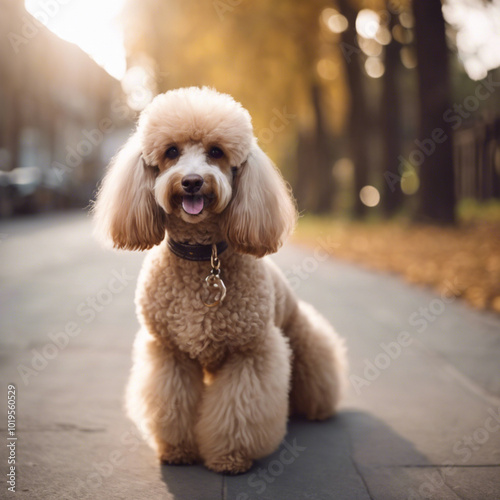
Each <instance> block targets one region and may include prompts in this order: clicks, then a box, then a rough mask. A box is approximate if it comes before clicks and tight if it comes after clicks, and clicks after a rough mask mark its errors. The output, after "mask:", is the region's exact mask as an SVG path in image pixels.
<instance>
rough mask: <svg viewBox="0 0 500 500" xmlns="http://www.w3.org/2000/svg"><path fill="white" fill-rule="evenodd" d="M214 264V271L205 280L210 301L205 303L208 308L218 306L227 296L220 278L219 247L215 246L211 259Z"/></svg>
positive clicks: (205, 287)
mask: <svg viewBox="0 0 500 500" xmlns="http://www.w3.org/2000/svg"><path fill="white" fill-rule="evenodd" d="M210 261H211V264H212V270H211V271H210V274H209V275H208V276H207V277H206V278H205V283H204V284H203V285H204V289H205V290H206V291H207V295H208V300H207V301H205V300H204V299H201V300H202V301H203V304H204V305H205V306H207V307H215V306H218V305H219V304H220V303H221V302H222V301H223V300H224V297H225V296H226V285H224V282H223V281H222V279H221V277H220V260H219V258H218V257H217V246H216V245H215V244H214V245H213V246H212V257H211V259H210Z"/></svg>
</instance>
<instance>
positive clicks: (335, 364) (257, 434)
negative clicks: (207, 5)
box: [94, 88, 346, 473]
mask: <svg viewBox="0 0 500 500" xmlns="http://www.w3.org/2000/svg"><path fill="white" fill-rule="evenodd" d="M172 146H175V147H176V148H177V150H178V151H179V155H178V157H176V158H169V157H168V155H167V156H166V155H165V152H166V151H167V150H168V148H170V147H172ZM214 146H216V147H219V148H220V149H221V150H222V151H223V153H224V155H223V157H222V158H213V157H211V156H210V155H211V153H210V151H211V149H210V148H213V147H214ZM192 174H196V175H199V176H200V177H201V178H202V179H203V181H204V182H203V186H202V188H201V190H200V196H202V197H203V207H204V208H203V210H202V211H201V212H200V213H199V214H190V213H188V212H186V210H185V209H184V208H183V207H184V205H183V199H184V197H185V195H186V192H185V191H184V188H183V185H182V181H183V179H184V176H187V175H192ZM94 217H95V221H96V226H95V227H96V233H97V235H98V236H99V237H100V238H101V239H104V240H107V241H110V242H111V243H112V244H113V245H114V246H115V247H117V248H124V249H132V250H135V249H140V250H143V249H147V248H152V247H153V248H152V250H150V252H149V253H148V255H147V257H146V259H145V262H144V266H143V269H142V271H141V274H140V277H139V282H138V287H137V294H136V305H137V313H138V316H139V320H140V323H141V329H140V331H139V333H138V335H137V337H136V341H135V343H134V354H133V368H132V372H131V376H130V381H129V384H128V387H127V411H128V414H129V416H130V417H131V418H132V419H133V420H134V422H135V423H136V424H137V426H138V427H139V429H140V430H141V432H142V433H143V435H144V437H145V438H146V439H147V440H148V442H149V443H150V444H151V446H152V447H153V448H154V449H155V450H156V451H157V453H158V455H159V457H160V459H161V460H162V461H164V462H167V463H194V462H197V461H200V460H201V461H203V462H204V464H205V465H206V466H207V467H209V468H210V469H212V470H215V471H219V472H229V473H238V472H243V471H245V470H247V469H248V468H249V467H250V466H251V464H252V461H253V460H254V459H257V458H260V457H263V456H265V455H267V454H269V453H271V452H272V451H273V450H274V449H276V448H277V447H278V445H279V443H280V442H281V440H282V439H283V437H284V435H285V432H286V422H287V417H288V415H289V413H290V412H292V413H296V414H302V415H305V416H306V417H307V418H309V419H325V418H328V417H330V416H332V415H333V414H334V413H335V411H336V407H337V404H338V401H339V397H340V393H341V385H342V380H343V374H344V370H345V365H346V362H345V348H344V345H343V341H342V340H341V339H340V338H339V337H338V336H337V335H336V334H335V332H334V331H333V330H332V328H331V326H330V325H329V324H328V322H327V321H326V320H325V319H324V318H322V317H321V316H320V315H319V314H318V313H317V312H316V311H315V310H314V309H313V308H312V306H310V305H308V304H305V303H303V302H301V301H299V300H298V299H297V298H296V297H295V295H294V294H293V292H292V290H291V288H290V286H289V285H288V283H287V281H286V279H285V278H284V276H283V274H282V273H281V271H280V270H279V269H278V268H277V267H276V266H275V265H274V264H273V263H272V262H271V261H270V260H268V258H259V257H263V256H265V255H267V254H269V253H273V252H275V251H276V250H277V249H278V248H279V247H280V246H281V244H282V243H283V241H284V239H285V238H286V236H287V235H288V234H289V233H290V231H291V230H292V229H293V227H294V224H295V221H296V210H295V205H294V202H293V198H292V196H291V192H290V189H289V187H288V186H287V185H286V184H285V182H284V181H283V179H282V177H281V175H280V173H279V171H278V170H277V169H276V168H275V166H274V165H273V164H272V162H271V161H270V160H269V158H268V157H267V156H266V155H265V154H264V152H263V151H262V150H261V149H260V148H259V146H258V145H257V142H256V140H255V138H254V137H253V132H252V125H251V119H250V116H249V114H248V112H247V111H246V110H244V109H243V108H242V107H241V105H240V104H238V103H236V102H235V101H234V100H233V99H232V98H231V97H230V96H228V95H224V94H220V93H217V92H216V91H214V90H212V89H208V88H202V89H200V88H188V89H179V90H175V91H170V92H167V93H166V94H162V95H160V96H158V97H157V98H156V99H155V100H154V101H153V102H152V103H151V104H150V105H149V107H148V108H146V109H145V110H144V111H143V113H142V115H141V117H140V120H139V124H138V127H137V130H136V132H135V133H134V135H133V136H132V137H131V138H130V139H129V141H128V143H127V144H126V145H125V147H124V148H123V149H122V151H121V152H120V153H118V155H117V157H116V158H115V159H114V160H113V161H112V163H111V165H110V167H109V170H108V172H107V174H106V176H105V178H104V181H103V184H102V186H101V188H100V190H99V194H98V198H97V201H96V203H95V206H94ZM167 231H168V233H169V235H170V236H171V237H172V238H173V239H175V240H177V241H181V242H187V243H202V244H211V243H214V242H218V241H221V240H226V241H227V242H228V243H229V248H228V249H227V250H226V251H225V252H224V253H223V254H222V255H221V256H220V261H221V267H222V278H223V280H224V282H225V284H226V287H227V297H226V299H225V300H224V302H222V303H221V304H220V305H218V306H217V307H214V308H207V307H206V306H204V305H203V302H202V300H201V295H202V288H203V282H204V278H205V277H206V275H207V274H208V272H209V270H210V265H209V263H206V262H192V261H188V260H184V259H181V258H179V257H177V256H175V255H174V254H172V253H171V252H170V251H169V249H168V247H167V244H166V242H165V241H164V238H165V234H166V232H167Z"/></svg>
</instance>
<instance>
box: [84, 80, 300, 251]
mask: <svg viewBox="0 0 500 500" xmlns="http://www.w3.org/2000/svg"><path fill="white" fill-rule="evenodd" d="M94 213H95V219H96V222H97V231H98V232H99V233H101V235H104V236H105V237H106V238H110V239H111V240H112V241H113V244H114V246H115V247H118V248H125V249H141V250H142V249H146V248H150V247H151V246H153V245H155V244H158V243H160V242H161V240H163V238H164V237H165V229H166V227H165V222H166V215H168V216H173V217H179V218H181V219H182V220H183V221H185V222H187V223H191V224H200V223H202V222H203V221H205V220H207V219H210V220H213V219H214V218H216V219H217V220H218V221H219V222H220V226H221V229H222V231H223V233H225V234H226V238H227V240H228V242H229V243H231V244H232V245H233V247H234V248H235V249H237V250H239V251H240V252H244V253H251V254H253V255H257V256H262V255H265V254H266V253H271V252H274V251H276V250H277V248H278V247H279V246H280V245H281V243H282V241H283V238H284V237H285V236H286V235H287V234H288V233H289V232H290V230H291V229H292V227H293V225H294V223H295V218H296V212H295V207H294V204H293V201H292V198H291V196H290V192H289V190H288V188H287V187H286V185H285V184H284V182H283V179H282V178H281V176H280V174H279V172H278V171H277V170H276V168H275V167H274V166H273V164H272V162H271V161H270V160H269V158H268V157H267V156H266V155H265V154H264V153H263V152H262V150H261V149H260V148H259V147H258V145H257V143H256V140H255V138H254V137H253V129H252V124H251V119H250V115H249V114H248V112H247V111H246V110H245V109H244V108H243V107H242V106H241V105H240V104H238V103H237V102H236V101H234V100H233V99H232V97H230V96H228V95H226V94H220V93H218V92H216V91H214V90H211V89H208V88H202V89H199V88H187V89H179V90H175V91H170V92H167V93H165V94H161V95H159V96H157V97H156V98H155V99H154V100H153V102H152V103H151V104H150V105H149V106H148V107H147V108H146V109H145V110H144V111H143V112H142V114H141V117H140V119H139V124H138V127H137V131H136V133H135V134H134V135H133V136H132V137H131V138H130V139H129V141H128V143H127V144H126V145H125V147H124V148H123V149H122V150H121V152H120V153H119V154H118V155H117V157H116V158H115V159H114V161H113V162H112V163H111V165H110V168H109V170H108V173H107V174H106V177H105V179H104V182H103V185H102V187H101V189H100V191H99V194H98V199H97V201H96V204H95V208H94Z"/></svg>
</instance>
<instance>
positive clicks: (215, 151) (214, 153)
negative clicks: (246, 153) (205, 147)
mask: <svg viewBox="0 0 500 500" xmlns="http://www.w3.org/2000/svg"><path fill="white" fill-rule="evenodd" d="M208 155H209V156H210V157H211V158H214V159H215V160H218V159H219V158H222V157H223V156H224V152H223V151H222V149H221V148H218V147H217V146H214V147H213V148H210V151H209V152H208Z"/></svg>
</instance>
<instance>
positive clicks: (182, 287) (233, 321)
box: [138, 266, 269, 367]
mask: <svg viewBox="0 0 500 500" xmlns="http://www.w3.org/2000/svg"><path fill="white" fill-rule="evenodd" d="M208 272H209V267H208V268H207V270H206V271H205V270H204V268H203V267H201V268H200V266H198V267H196V268H194V269H189V268H188V269H182V270H179V269H176V268H172V267H166V268H163V269H162V272H161V273H160V274H155V275H154V276H153V275H152V276H151V277H150V279H149V280H148V281H146V282H145V283H144V284H143V286H144V290H143V291H142V292H141V290H139V293H138V306H139V314H140V315H141V316H142V317H143V321H144V322H145V323H146V325H147V326H148V328H152V329H153V330H154V331H155V333H156V334H159V335H160V336H162V337H163V338H165V340H167V341H168V342H172V343H173V344H174V345H175V346H176V347H177V348H178V349H180V350H181V351H183V352H185V353H186V354H188V355H189V356H190V357H191V358H193V359H197V360H198V361H199V362H200V363H201V364H202V365H203V366H204V367H210V366H216V365H218V364H219V363H220V362H222V361H223V359H224V358H225V357H226V356H227V354H228V353H230V352H232V351H234V350H237V349H239V348H242V347H243V346H244V345H245V344H248V343H249V342H251V341H252V340H253V339H254V338H255V336H256V335H258V334H259V333H261V332H262V331H264V329H265V325H266V321H267V318H268V314H265V313H264V311H262V307H263V304H266V301H265V297H263V296H262V290H263V289H265V287H259V286H257V287H256V286H255V283H254V280H251V279H250V277H248V276H247V277H245V276H244V275H243V276H241V275H240V273H238V275H235V273H231V272H224V271H223V273H222V278H223V279H224V281H225V283H226V286H227V296H226V298H225V299H224V301H223V302H222V303H221V304H220V305H218V306H215V307H213V308H209V307H207V306H206V305H204V304H203V301H202V294H203V288H204V277H205V274H208ZM259 290H260V291H259ZM268 307H269V304H268V303H267V305H266V309H267V308H268Z"/></svg>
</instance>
